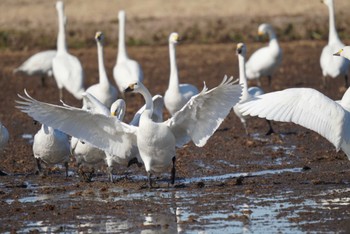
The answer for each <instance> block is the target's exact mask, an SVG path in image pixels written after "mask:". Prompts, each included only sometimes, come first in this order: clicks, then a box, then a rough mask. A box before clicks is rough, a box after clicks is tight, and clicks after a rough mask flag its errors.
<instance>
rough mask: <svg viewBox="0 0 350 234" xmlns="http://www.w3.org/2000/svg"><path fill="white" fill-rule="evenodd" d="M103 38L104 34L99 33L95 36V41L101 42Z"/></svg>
mask: <svg viewBox="0 0 350 234" xmlns="http://www.w3.org/2000/svg"><path fill="white" fill-rule="evenodd" d="M102 38H103V33H102V32H97V33H96V35H95V39H96V40H99V41H101V39H102Z"/></svg>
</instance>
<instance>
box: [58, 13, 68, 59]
mask: <svg viewBox="0 0 350 234" xmlns="http://www.w3.org/2000/svg"><path fill="white" fill-rule="evenodd" d="M57 14H58V35H57V51H58V52H60V51H67V45H66V33H65V27H64V25H65V22H64V21H65V20H64V13H63V7H58V8H57Z"/></svg>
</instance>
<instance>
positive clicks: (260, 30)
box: [258, 23, 273, 36]
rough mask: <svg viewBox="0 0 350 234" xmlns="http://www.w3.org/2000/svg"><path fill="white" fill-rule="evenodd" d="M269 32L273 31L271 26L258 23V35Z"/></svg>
mask: <svg viewBox="0 0 350 234" xmlns="http://www.w3.org/2000/svg"><path fill="white" fill-rule="evenodd" d="M269 32H273V28H272V26H271V25H270V24H266V23H265V24H260V25H259V28H258V34H259V36H263V35H265V34H268V33H269Z"/></svg>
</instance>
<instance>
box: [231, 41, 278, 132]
mask: <svg viewBox="0 0 350 234" xmlns="http://www.w3.org/2000/svg"><path fill="white" fill-rule="evenodd" d="M236 53H237V56H238V65H239V84H240V85H242V89H243V90H242V96H241V100H240V101H239V103H237V104H236V105H235V106H234V107H233V110H234V112H235V114H236V115H237V117H238V118H239V119H240V120H241V122H242V124H243V126H244V129H245V133H246V134H247V135H249V133H248V128H247V123H246V119H247V116H243V115H242V113H241V111H240V109H239V107H240V105H241V104H243V103H245V102H249V101H250V100H252V99H253V98H254V97H255V96H258V95H261V94H263V93H264V91H263V90H262V89H261V88H259V87H251V88H249V89H248V84H247V78H246V72H245V57H246V53H247V48H246V46H245V44H243V43H238V44H237V49H236ZM267 123H268V125H269V131H268V132H267V133H266V135H270V134H272V133H273V129H272V126H271V122H270V121H269V120H267Z"/></svg>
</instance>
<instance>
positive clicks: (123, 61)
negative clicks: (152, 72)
mask: <svg viewBox="0 0 350 234" xmlns="http://www.w3.org/2000/svg"><path fill="white" fill-rule="evenodd" d="M118 20H119V39H118V55H117V60H116V64H115V66H114V68H113V77H114V80H115V83H116V84H117V86H118V89H119V91H120V92H121V93H122V92H123V91H124V89H126V88H127V87H128V85H129V84H131V83H134V82H142V81H143V72H142V69H141V66H140V64H139V63H138V62H136V61H135V60H132V59H130V58H129V57H128V54H127V52H126V47H125V11H119V14H118Z"/></svg>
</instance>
